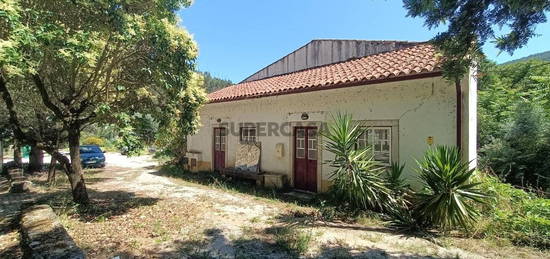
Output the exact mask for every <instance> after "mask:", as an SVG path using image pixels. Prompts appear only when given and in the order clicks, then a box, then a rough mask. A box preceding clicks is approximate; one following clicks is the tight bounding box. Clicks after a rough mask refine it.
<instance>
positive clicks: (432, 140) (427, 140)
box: [426, 136, 434, 146]
mask: <svg viewBox="0 0 550 259" xmlns="http://www.w3.org/2000/svg"><path fill="white" fill-rule="evenodd" d="M426 144H428V145H430V146H431V145H433V144H434V137H433V136H429V137H427V138H426Z"/></svg>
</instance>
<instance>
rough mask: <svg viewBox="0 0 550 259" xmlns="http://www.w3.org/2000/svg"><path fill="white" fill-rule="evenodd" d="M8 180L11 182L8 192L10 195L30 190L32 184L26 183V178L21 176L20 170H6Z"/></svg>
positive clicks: (21, 171)
mask: <svg viewBox="0 0 550 259" xmlns="http://www.w3.org/2000/svg"><path fill="white" fill-rule="evenodd" d="M7 176H8V178H9V179H10V181H11V186H10V190H9V191H10V192H11V193H23V192H29V191H30V190H31V186H32V183H31V182H30V181H27V177H25V175H24V174H23V170H22V169H20V168H10V169H8V175H7Z"/></svg>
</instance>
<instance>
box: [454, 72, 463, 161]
mask: <svg viewBox="0 0 550 259" xmlns="http://www.w3.org/2000/svg"><path fill="white" fill-rule="evenodd" d="M455 86H456V146H457V147H458V150H459V151H460V150H461V149H462V89H461V87H460V80H458V79H456V80H455Z"/></svg>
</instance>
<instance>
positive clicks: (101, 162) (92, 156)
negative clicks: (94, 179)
mask: <svg viewBox="0 0 550 259" xmlns="http://www.w3.org/2000/svg"><path fill="white" fill-rule="evenodd" d="M103 153H104V152H103V151H102V150H101V148H99V146H96V145H84V146H80V162H81V163H82V166H83V167H105V154H103Z"/></svg>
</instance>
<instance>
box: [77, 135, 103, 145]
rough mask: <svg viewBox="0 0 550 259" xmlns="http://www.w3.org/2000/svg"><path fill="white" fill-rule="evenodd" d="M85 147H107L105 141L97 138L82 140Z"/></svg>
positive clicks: (90, 137) (91, 137)
mask: <svg viewBox="0 0 550 259" xmlns="http://www.w3.org/2000/svg"><path fill="white" fill-rule="evenodd" d="M82 144H83V145H97V146H103V145H105V140H104V139H103V138H101V137H97V136H89V137H86V138H84V139H83V140H82Z"/></svg>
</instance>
